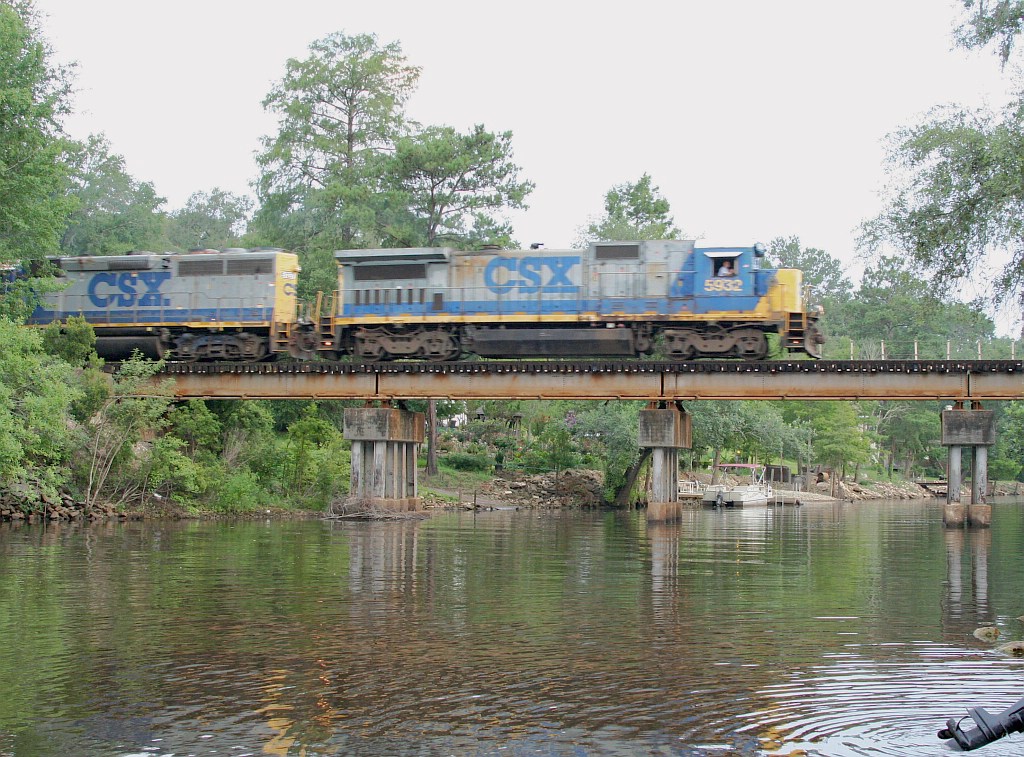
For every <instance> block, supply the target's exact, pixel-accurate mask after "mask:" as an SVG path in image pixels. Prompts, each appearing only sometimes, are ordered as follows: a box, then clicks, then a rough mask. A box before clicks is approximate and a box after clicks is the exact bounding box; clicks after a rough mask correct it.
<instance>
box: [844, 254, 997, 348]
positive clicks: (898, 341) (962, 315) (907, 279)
mask: <svg viewBox="0 0 1024 757" xmlns="http://www.w3.org/2000/svg"><path fill="white" fill-rule="evenodd" d="M830 322H832V323H837V322H838V323H839V324H841V325H840V328H841V329H842V331H841V332H840V333H842V334H843V335H844V336H848V337H850V338H851V339H853V340H855V341H857V342H859V343H860V345H861V348H862V350H863V349H864V347H865V345H867V344H871V345H874V346H875V347H878V346H879V342H880V341H885V343H886V346H887V356H890V357H891V356H896V357H913V356H914V342H916V343H917V346H918V357H921V358H932V359H938V358H944V357H945V356H946V345H947V342H949V343H950V344H951V345H955V346H957V347H962V346H963V345H968V344H970V345H973V344H974V343H975V342H977V341H978V340H990V339H991V338H992V337H993V335H994V333H995V324H994V323H993V322H992V319H991V318H989V317H988V316H987V315H985V313H984V311H983V306H982V303H980V302H973V303H966V304H965V303H961V302H946V301H944V300H941V299H939V298H938V297H936V296H935V294H934V293H933V292H932V290H931V288H930V287H929V286H928V283H927V282H925V281H922V280H921V278H920V277H919V276H917V275H915V274H914V272H913V271H911V270H910V269H909V268H908V267H907V262H906V260H904V259H903V258H899V257H883V258H881V259H880V260H878V261H877V262H876V263H874V264H872V265H870V266H869V267H868V268H867V269H866V270H865V272H864V278H863V280H862V282H861V286H860V289H859V290H858V291H857V294H856V296H855V297H854V298H852V299H851V300H849V301H848V302H846V303H843V304H842V305H841V306H840V307H839V308H837V312H836V318H835V319H834V320H831V321H830ZM862 356H865V357H867V356H868V355H862ZM870 356H871V357H879V356H880V355H879V354H873V355H870ZM836 357H845V356H844V355H836Z"/></svg>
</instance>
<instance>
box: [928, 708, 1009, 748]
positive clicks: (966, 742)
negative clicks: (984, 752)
mask: <svg viewBox="0 0 1024 757" xmlns="http://www.w3.org/2000/svg"><path fill="white" fill-rule="evenodd" d="M967 717H969V718H971V719H972V720H973V721H974V722H975V724H976V725H977V726H978V727H977V728H975V729H974V730H971V731H967V732H966V733H964V731H963V730H962V729H961V728H960V723H961V720H957V719H956V718H950V719H949V720H947V721H946V727H945V728H943V729H942V730H941V731H939V738H940V739H956V743H957V744H958V745H959V746H960V748H961V749H963V750H964V751H965V752H969V751H971V750H972V749H977V748H979V747H983V746H985V745H986V744H991V743H992V742H993V741H996V740H997V739H1001V738H1003V736H1008V735H1009V734H1011V733H1024V699H1020V700H1018V701H1017V702H1016V703H1015V704H1012V705H1010V706H1009V707H1008V708H1006V709H1005V710H1003V711H1002V712H1000V713H998V714H996V715H992V714H990V713H988V712H986V711H985V710H983V709H982V708H981V707H970V708H968V710H967Z"/></svg>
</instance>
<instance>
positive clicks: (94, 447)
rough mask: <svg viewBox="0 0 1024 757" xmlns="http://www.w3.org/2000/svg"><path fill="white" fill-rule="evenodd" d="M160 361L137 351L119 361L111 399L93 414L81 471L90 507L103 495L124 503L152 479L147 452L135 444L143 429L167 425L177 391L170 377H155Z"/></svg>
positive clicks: (150, 429)
mask: <svg viewBox="0 0 1024 757" xmlns="http://www.w3.org/2000/svg"><path fill="white" fill-rule="evenodd" d="M162 366H163V363H162V362H151V361H148V360H145V359H143V358H142V357H141V356H140V355H139V353H137V352H136V353H135V354H134V355H133V356H132V358H131V359H130V360H127V361H125V362H124V363H122V364H121V367H120V368H119V369H118V370H117V373H115V374H114V383H113V387H112V388H111V390H110V394H109V398H108V399H107V401H106V402H105V403H103V405H102V407H100V409H99V410H98V411H97V412H96V413H95V414H94V415H93V416H92V417H91V418H90V419H89V422H88V425H87V429H86V431H87V433H88V435H89V440H88V444H87V446H86V454H85V459H84V460H83V462H82V465H81V474H80V475H81V477H82V479H83V480H84V482H85V504H86V505H87V506H94V505H97V504H99V503H100V501H101V500H102V499H108V500H114V501H120V502H124V501H125V500H126V499H128V498H129V497H131V496H133V495H135V494H138V493H140V492H141V491H144V487H145V486H146V485H147V484H148V483H149V463H150V459H149V455H145V454H137V453H136V452H134V451H133V448H134V446H135V444H136V443H137V442H138V441H139V440H140V439H141V438H142V436H143V434H146V433H151V432H157V431H160V430H162V429H163V428H164V427H165V426H166V424H167V421H166V419H165V415H166V413H167V409H168V407H170V404H171V402H172V401H173V390H172V387H171V385H170V382H169V381H164V382H162V383H159V384H157V383H155V382H154V377H155V376H156V373H157V372H158V371H159V370H160V368H161V367H162ZM129 459H130V461H129ZM116 463H120V464H118V465H115V464H116Z"/></svg>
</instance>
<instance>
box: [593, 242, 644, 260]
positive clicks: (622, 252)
mask: <svg viewBox="0 0 1024 757" xmlns="http://www.w3.org/2000/svg"><path fill="white" fill-rule="evenodd" d="M594 256H595V257H596V258H597V259H598V260H639V259H640V245H638V244H599V245H597V246H596V249H595V252H594Z"/></svg>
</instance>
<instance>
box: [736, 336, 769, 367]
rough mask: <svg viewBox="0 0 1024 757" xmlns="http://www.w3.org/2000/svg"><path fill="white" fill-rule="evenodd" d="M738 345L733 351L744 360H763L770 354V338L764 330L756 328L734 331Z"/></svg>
mask: <svg viewBox="0 0 1024 757" xmlns="http://www.w3.org/2000/svg"><path fill="white" fill-rule="evenodd" d="M733 335H734V336H735V337H736V346H735V347H733V353H734V354H735V355H736V356H737V357H741V358H743V359H744V360H763V359H764V357H765V356H766V355H767V354H768V340H767V339H766V338H765V335H764V332H762V331H757V330H756V329H741V330H739V331H734V332H733Z"/></svg>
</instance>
